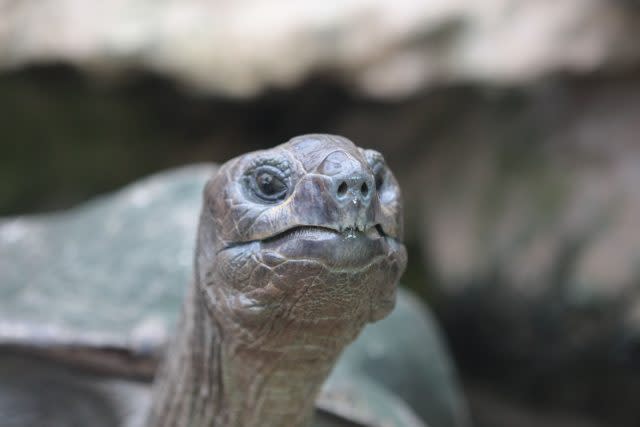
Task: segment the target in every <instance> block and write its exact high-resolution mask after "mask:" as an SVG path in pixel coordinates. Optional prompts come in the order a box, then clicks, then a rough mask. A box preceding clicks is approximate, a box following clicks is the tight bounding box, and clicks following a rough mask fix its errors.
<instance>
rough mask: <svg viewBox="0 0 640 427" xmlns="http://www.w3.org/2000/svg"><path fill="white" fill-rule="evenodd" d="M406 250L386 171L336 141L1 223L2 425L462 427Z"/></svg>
mask: <svg viewBox="0 0 640 427" xmlns="http://www.w3.org/2000/svg"><path fill="white" fill-rule="evenodd" d="M208 177H210V179H209V180H208V181H207V178H208ZM202 188H204V197H201V194H202ZM202 200H203V201H202ZM201 204H202V207H201V209H200V212H201V213H200V224H199V226H198V227H197V230H196V217H197V211H198V209H199V207H200V205H201ZM196 235H197V239H196V243H195V262H194V263H193V264H194V268H193V270H194V273H191V271H192V258H193V252H194V248H193V246H194V245H193V236H196ZM401 236H402V205H401V199H400V191H399V188H398V185H397V183H396V181H395V178H394V177H393V175H392V173H391V171H390V170H389V169H388V168H387V166H386V165H385V163H384V160H383V158H382V156H381V155H380V154H379V153H377V152H375V151H373V150H363V149H360V148H358V147H356V146H355V145H354V144H353V143H352V142H350V141H349V140H347V139H345V138H342V137H338V136H331V135H305V136H301V137H297V138H294V139H292V140H290V141H289V142H287V143H285V144H282V145H280V146H277V147H275V148H273V149H270V150H263V151H257V152H253V153H249V154H246V155H243V156H240V157H238V158H235V159H233V160H230V161H229V162H227V163H225V164H224V165H222V166H220V167H219V168H218V167H216V166H214V165H198V166H189V167H185V168H181V169H177V170H174V171H170V172H166V173H162V174H159V175H156V176H152V177H150V178H147V179H144V180H142V181H140V182H138V183H134V184H132V185H130V186H128V187H127V188H125V189H123V190H121V191H119V192H117V193H116V194H114V195H108V196H104V197H101V198H98V199H97V200H94V201H90V202H88V203H86V204H84V205H82V206H79V207H77V208H75V209H72V210H70V211H68V212H63V213H59V214H53V215H43V216H30V217H18V218H8V219H5V220H4V221H3V222H2V223H1V224H0V307H1V311H0V316H1V317H0V426H2V427H31V426H34V427H35V426H38V427H47V426H48V427H54V426H55V427H61V426H94V427H100V426H127V427H134V426H136V427H137V426H144V425H146V426H171V427H178V426H185V427H186V426H189V427H198V426H212V425H215V426H303V425H307V424H310V423H312V424H313V425H317V426H342V425H344V426H403V427H404V426H426V425H429V426H431V427H459V426H465V425H467V424H468V422H467V416H466V409H465V405H464V402H463V399H462V398H461V396H460V394H459V391H458V389H457V385H456V381H455V378H454V373H453V371H452V366H451V365H450V362H449V360H448V356H447V353H446V351H445V349H444V347H443V344H442V342H441V339H440V337H439V334H438V331H437V328H436V326H435V324H434V322H433V320H432V319H431V317H430V316H429V314H428V312H427V311H426V309H425V308H424V307H423V306H422V305H421V304H420V303H419V302H418V301H417V300H416V299H415V298H414V297H412V296H411V295H410V294H409V293H408V292H406V291H402V290H399V291H397V290H396V285H397V281H398V278H399V277H400V275H401V273H402V272H403V270H404V268H405V263H406V251H405V248H404V246H403V244H402V242H401ZM190 276H191V277H192V280H189V277H190ZM188 283H191V285H190V286H188V288H187V291H186V297H184V298H183V294H184V288H185V284H188ZM181 301H184V302H183V303H182V315H181V316H178V313H179V312H180V310H179V307H180V305H181ZM394 305H395V310H394V311H393V312H391V311H392V309H393V308H394ZM390 312H391V315H389V316H387V315H388V314H389V313H390ZM385 317H386V318H385ZM383 318H385V319H384V320H380V319H383ZM178 319H179V320H178ZM374 321H377V322H376V323H375V324H373V325H372V326H369V327H367V328H366V329H365V330H364V332H363V333H361V334H360V335H359V337H358V338H357V339H356V337H357V336H358V334H359V332H360V331H361V329H362V328H363V327H364V326H365V324H367V323H369V322H374ZM169 331H172V332H169ZM354 339H355V342H354V343H353V344H352V345H350V346H349V347H348V348H347V349H346V350H345V351H344V352H343V349H344V348H345V346H347V345H348V344H349V343H351V342H352V341H353V340H354ZM161 356H163V357H161ZM158 360H162V362H161V363H159V366H160V368H159V369H158V372H157V375H155V381H154V386H153V387H152V386H151V385H150V384H149V383H150V380H151V378H152V377H153V376H154V373H155V372H156V366H157V365H158V363H157V361H158ZM336 363H337V364H336ZM330 373H331V375H330ZM327 378H328V379H327Z"/></svg>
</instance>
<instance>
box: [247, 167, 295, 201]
mask: <svg viewBox="0 0 640 427" xmlns="http://www.w3.org/2000/svg"><path fill="white" fill-rule="evenodd" d="M270 169H271V168H269V169H266V168H261V169H259V170H257V171H256V174H255V178H254V179H255V182H254V189H255V193H256V195H257V196H258V197H260V198H261V199H263V200H266V201H269V202H275V201H280V200H284V198H285V197H286V196H287V190H288V188H287V183H286V182H285V180H284V179H283V178H281V177H280V176H278V174H277V173H276V172H275V171H272V170H270Z"/></svg>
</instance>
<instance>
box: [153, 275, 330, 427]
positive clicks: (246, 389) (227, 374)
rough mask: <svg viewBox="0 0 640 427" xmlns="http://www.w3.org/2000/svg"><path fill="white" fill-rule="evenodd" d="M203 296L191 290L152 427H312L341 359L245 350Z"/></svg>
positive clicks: (158, 390) (159, 384) (162, 374)
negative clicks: (316, 408) (320, 399)
mask: <svg viewBox="0 0 640 427" xmlns="http://www.w3.org/2000/svg"><path fill="white" fill-rule="evenodd" d="M198 293H199V290H198V289H197V285H193V286H191V289H190V291H189V294H188V297H187V298H186V300H185V304H184V307H183V312H182V318H181V320H180V323H179V327H178V330H177V334H176V336H175V338H174V340H173V342H172V343H171V345H170V348H169V349H168V352H167V354H166V357H165V360H164V363H163V365H162V366H161V369H160V371H159V373H158V375H157V377H156V381H155V383H154V389H153V395H152V403H151V412H150V415H149V419H148V422H147V426H148V427H169V426H171V427H201V426H202V427H204V426H207V427H210V426H220V427H222V426H224V427H236V426H238V427H240V426H243V427H254V426H255V427H257V426H283V425H287V426H307V425H308V424H309V423H310V422H311V418H312V416H313V410H314V402H315V398H316V396H317V394H318V392H319V390H320V387H321V386H322V383H323V382H324V380H325V379H326V377H327V376H328V375H329V373H330V371H331V368H332V367H333V364H334V361H335V359H333V360H327V359H318V358H314V357H304V355H301V354H295V355H291V354H287V353H285V352H274V351H272V350H270V351H267V350H263V349H261V348H256V347H254V346H251V345H248V344H246V343H240V342H238V341H237V340H234V339H233V337H230V336H226V335H225V333H224V331H223V330H222V329H221V326H220V324H219V323H218V322H216V319H215V316H212V315H211V314H210V313H209V310H208V309H207V307H206V306H205V304H204V303H203V302H202V298H199V295H198ZM229 335H230V334H229ZM337 356H338V354H336V355H335V357H336V358H337Z"/></svg>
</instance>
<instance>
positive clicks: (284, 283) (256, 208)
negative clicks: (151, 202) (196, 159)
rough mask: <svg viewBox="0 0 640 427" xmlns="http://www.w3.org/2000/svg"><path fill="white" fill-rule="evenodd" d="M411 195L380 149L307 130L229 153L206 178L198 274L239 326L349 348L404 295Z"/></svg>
mask: <svg viewBox="0 0 640 427" xmlns="http://www.w3.org/2000/svg"><path fill="white" fill-rule="evenodd" d="M401 239H402V202H401V195H400V189H399V187H398V184H397V182H396V180H395V178H394V176H393V174H392V173H391V171H390V170H389V168H388V167H387V166H386V164H385V162H384V159H383V157H382V155H381V154H380V153H378V152H376V151H373V150H364V149H361V148H358V147H356V146H355V145H354V144H353V143H352V142H351V141H349V140H348V139H346V138H342V137H339V136H332V135H305V136H300V137H297V138H294V139H292V140H290V141H289V142H287V143H285V144H282V145H279V146H277V147H275V148H272V149H269V150H263V151H256V152H252V153H248V154H245V155H243V156H240V157H237V158H235V159H232V160H230V161H229V162H227V163H225V164H224V165H223V166H222V167H221V168H220V169H219V171H218V173H217V174H216V175H215V176H214V177H213V178H212V179H211V180H210V181H209V182H208V183H207V186H206V188H205V193H204V206H203V211H202V216H201V219H200V229H199V236H198V250H197V255H196V275H197V277H196V279H197V282H198V284H199V288H200V290H201V291H203V293H204V296H205V300H206V303H207V306H208V307H209V310H210V312H211V313H212V314H213V316H214V317H215V318H216V319H217V321H218V322H219V323H224V327H225V328H233V329H234V333H233V334H231V335H232V336H234V337H240V338H241V339H243V340H246V341H247V342H250V343H252V344H253V345H257V342H258V341H259V342H260V343H262V345H263V346H268V347H272V348H284V347H287V346H301V345H304V346H305V348H310V347H311V346H312V344H313V343H312V342H311V341H313V340H311V339H310V338H311V337H312V336H315V337H324V340H323V341H322V345H321V346H319V347H322V348H320V349H321V350H322V349H328V348H330V347H333V346H334V345H333V344H335V346H336V347H341V346H342V345H344V343H345V342H348V341H350V340H352V339H353V338H355V336H356V335H357V333H358V332H359V331H360V329H361V328H362V327H363V326H364V324H366V323H367V322H370V321H374V320H378V319H380V318H382V317H384V316H386V315H387V314H388V313H389V312H390V311H391V309H392V308H393V306H394V304H395V291H396V286H397V282H398V279H399V277H400V275H401V274H402V272H403V271H404V268H405V265H406V251H405V248H404V245H403V244H402V242H401Z"/></svg>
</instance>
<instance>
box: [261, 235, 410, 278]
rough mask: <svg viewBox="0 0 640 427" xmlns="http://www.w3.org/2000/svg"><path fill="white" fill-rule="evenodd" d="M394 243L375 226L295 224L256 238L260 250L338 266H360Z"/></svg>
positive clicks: (391, 250) (385, 253)
mask: <svg viewBox="0 0 640 427" xmlns="http://www.w3.org/2000/svg"><path fill="white" fill-rule="evenodd" d="M398 245H399V244H398V243H397V242H395V240H394V239H392V238H388V236H386V234H385V233H384V231H383V230H382V227H380V226H379V225H374V226H371V227H368V228H366V229H365V230H364V231H362V230H358V229H356V228H345V229H343V230H336V229H333V228H329V227H322V226H296V227H292V228H290V229H287V230H285V231H283V232H282V233H278V234H276V235H274V236H271V237H268V238H266V239H264V240H261V241H260V248H261V249H262V250H267V251H274V252H277V253H279V254H280V255H281V256H284V257H285V258H288V259H292V260H295V259H298V260H302V259H304V260H316V261H318V262H321V263H322V264H324V265H325V266H331V267H334V268H338V269H343V268H346V269H353V268H363V267H365V266H366V265H369V264H371V263H372V262H374V260H376V259H378V258H380V257H387V256H392V255H393V253H394V252H396V251H397V249H398V248H397V247H398Z"/></svg>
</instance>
